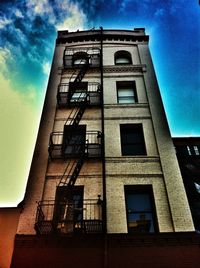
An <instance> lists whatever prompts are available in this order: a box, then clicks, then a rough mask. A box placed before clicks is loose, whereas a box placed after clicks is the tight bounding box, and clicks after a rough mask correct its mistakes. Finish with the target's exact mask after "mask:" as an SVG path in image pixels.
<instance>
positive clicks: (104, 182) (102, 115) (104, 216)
mask: <svg viewBox="0 0 200 268" xmlns="http://www.w3.org/2000/svg"><path fill="white" fill-rule="evenodd" d="M100 42H101V51H100V71H101V129H102V176H103V178H102V179H103V181H102V183H103V231H104V233H105V234H106V233H107V224H106V223H107V222H106V218H107V217H106V172H105V142H104V97H103V91H104V90H103V27H100Z"/></svg>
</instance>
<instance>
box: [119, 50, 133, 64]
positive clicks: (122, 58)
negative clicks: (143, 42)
mask: <svg viewBox="0 0 200 268" xmlns="http://www.w3.org/2000/svg"><path fill="white" fill-rule="evenodd" d="M115 64H132V58H131V53H130V52H128V51H126V50H120V51H117V52H116V53H115Z"/></svg>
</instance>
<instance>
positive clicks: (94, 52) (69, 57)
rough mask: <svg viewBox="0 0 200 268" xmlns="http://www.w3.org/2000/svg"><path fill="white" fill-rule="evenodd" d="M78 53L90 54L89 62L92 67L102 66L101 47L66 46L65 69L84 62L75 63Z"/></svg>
mask: <svg viewBox="0 0 200 268" xmlns="http://www.w3.org/2000/svg"><path fill="white" fill-rule="evenodd" d="M77 53H85V54H87V56H88V64H89V66H90V67H99V66H100V49H99V48H95V47H93V48H89V49H88V48H80V49H78V48H74V49H69V48H66V49H65V51H64V54H63V65H64V69H67V68H77V67H80V65H82V64H80V65H79V64H74V55H76V54H77Z"/></svg>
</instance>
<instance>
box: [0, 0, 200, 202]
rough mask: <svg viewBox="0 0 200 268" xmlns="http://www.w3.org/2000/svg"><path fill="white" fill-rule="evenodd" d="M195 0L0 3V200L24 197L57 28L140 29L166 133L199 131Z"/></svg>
mask: <svg viewBox="0 0 200 268" xmlns="http://www.w3.org/2000/svg"><path fill="white" fill-rule="evenodd" d="M198 2H199V1H198V0H190V1H188V0H122V1H119V0H109V1H106V0H99V1H98V0H62V1H61V0H1V1H0V92H1V94H0V123H1V130H0V206H16V205H17V204H18V203H19V202H20V201H21V200H22V199H23V196H24V191H25V187H26V181H27V177H28V172H29V168H30V163H31V159H32V153H33V149H34V144H35V139H36V135H37V130H38V124H39V120H40V114H41V110H42V105H43V100H44V95H45V90H46V85H47V81H48V75H49V69H50V66H51V60H52V55H53V49H54V44H55V38H56V32H57V30H64V29H65V30H66V29H68V30H69V31H76V30H77V29H79V30H84V29H85V30H86V29H90V28H92V27H96V28H99V26H103V28H105V29H108V28H120V29H130V30H131V29H133V28H135V27H145V28H146V33H147V34H149V35H150V50H151V53H152V57H153V61H154V65H155V69H156V73H157V77H158V82H159V85H160V90H161V94H162V98H163V102H164V106H165V111H166V114H167V118H168V122H169V126H170V130H171V134H172V136H200V123H199V119H200V89H199V86H200V48H199V44H200V6H199V4H198Z"/></svg>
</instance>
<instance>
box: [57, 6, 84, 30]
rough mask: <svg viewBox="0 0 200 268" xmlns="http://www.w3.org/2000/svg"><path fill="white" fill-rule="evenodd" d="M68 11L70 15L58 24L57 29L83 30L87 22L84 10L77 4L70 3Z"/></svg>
mask: <svg viewBox="0 0 200 268" xmlns="http://www.w3.org/2000/svg"><path fill="white" fill-rule="evenodd" d="M62 8H63V9H64V8H67V7H66V6H64V5H63V6H62ZM67 11H68V16H67V17H66V18H65V19H64V20H63V21H62V22H59V23H58V24H57V25H56V29H57V30H69V31H76V30H78V29H79V30H82V29H83V28H84V26H85V25H86V24H87V18H86V15H85V14H84V13H83V11H82V10H80V9H79V7H78V5H75V4H70V5H69V6H68V8H67Z"/></svg>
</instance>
